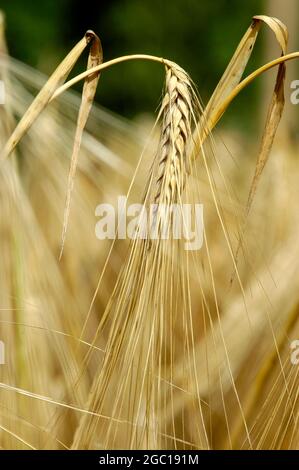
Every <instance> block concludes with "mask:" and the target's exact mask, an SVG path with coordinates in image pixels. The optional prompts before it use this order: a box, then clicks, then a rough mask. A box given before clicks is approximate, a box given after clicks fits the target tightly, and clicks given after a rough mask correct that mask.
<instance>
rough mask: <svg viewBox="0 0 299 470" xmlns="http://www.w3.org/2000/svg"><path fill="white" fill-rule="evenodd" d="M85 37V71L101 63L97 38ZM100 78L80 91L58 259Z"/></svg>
mask: <svg viewBox="0 0 299 470" xmlns="http://www.w3.org/2000/svg"><path fill="white" fill-rule="evenodd" d="M86 35H89V36H90V38H91V40H92V44H91V47H90V52H89V57H88V63H87V69H90V68H92V67H96V66H97V65H99V64H102V63H103V50H102V45H101V41H100V39H99V38H98V36H97V35H96V34H95V33H94V32H93V31H87V33H86ZM99 78H100V73H99V72H96V73H94V74H92V75H90V76H88V77H87V78H86V79H85V82H84V86H83V91H82V101H81V106H80V110H79V114H78V119H77V129H76V134H75V141H74V147H73V153H72V157H71V167H70V172H69V178H68V186H67V196H66V204H65V211H64V220H63V229H62V241H61V251H60V256H59V259H60V258H61V256H62V253H63V248H64V244H65V238H66V231H67V225H68V219H69V214H70V206H71V195H72V191H73V187H74V180H75V173H76V168H77V163H78V156H79V151H80V146H81V141H82V134H83V131H84V128H85V125H86V122H87V119H88V116H89V113H90V110H91V107H92V103H93V100H94V97H95V93H96V90H97V85H98V81H99Z"/></svg>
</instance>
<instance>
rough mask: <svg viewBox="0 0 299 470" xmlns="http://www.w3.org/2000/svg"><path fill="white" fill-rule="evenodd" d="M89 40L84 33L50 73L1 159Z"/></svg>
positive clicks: (36, 113)
mask: <svg viewBox="0 0 299 470" xmlns="http://www.w3.org/2000/svg"><path fill="white" fill-rule="evenodd" d="M90 40H91V36H90V34H88V33H86V34H85V36H84V37H83V38H82V39H81V40H80V41H79V42H78V44H76V46H75V47H74V48H73V49H72V50H71V51H70V53H69V54H68V55H67V56H66V58H65V59H64V60H63V61H62V62H61V64H60V65H59V66H58V67H57V69H56V70H55V72H54V73H53V74H52V75H51V77H50V78H49V80H48V81H47V83H46V84H45V85H44V87H43V88H42V89H41V91H40V92H39V93H38V95H37V96H36V98H35V99H34V100H33V103H32V104H31V105H30V106H29V108H28V110H27V111H26V113H25V114H24V116H23V117H22V119H21V120H20V122H19V123H18V125H17V126H16V128H15V130H14V132H13V133H12V135H11V136H10V138H9V139H8V141H7V143H6V145H5V147H4V149H3V151H2V152H1V159H4V158H6V157H8V156H9V155H10V153H11V152H12V151H13V150H14V149H15V147H16V145H17V144H18V143H19V141H20V140H21V139H22V137H23V136H24V135H25V134H26V132H27V131H28V129H29V128H30V127H31V126H32V124H33V123H34V121H35V120H36V119H37V118H38V116H39V114H40V113H41V112H42V111H43V109H44V108H45V107H46V106H47V104H48V102H49V101H50V98H51V96H52V95H53V93H54V91H55V90H56V88H57V87H58V86H59V85H60V84H61V83H63V82H64V81H65V80H66V78H67V76H68V74H69V73H70V71H71V70H72V68H73V67H74V65H75V63H76V62H77V60H78V58H79V57H80V55H81V54H82V52H83V51H84V49H85V47H86V46H87V44H88V43H89V42H90Z"/></svg>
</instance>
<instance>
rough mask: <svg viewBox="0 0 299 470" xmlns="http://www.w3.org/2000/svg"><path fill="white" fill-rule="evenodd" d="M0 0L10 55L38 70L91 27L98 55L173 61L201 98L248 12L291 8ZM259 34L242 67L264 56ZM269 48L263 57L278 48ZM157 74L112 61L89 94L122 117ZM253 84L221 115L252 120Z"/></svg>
mask: <svg viewBox="0 0 299 470" xmlns="http://www.w3.org/2000/svg"><path fill="white" fill-rule="evenodd" d="M297 4H298V2H297ZM0 8H1V9H2V10H3V11H4V12H5V14H6V23H7V41H8V46H9V50H10V53H11V55H13V56H14V57H16V58H17V59H20V60H22V61H23V62H26V63H27V64H29V65H31V66H33V67H35V68H38V69H39V70H40V71H42V72H44V73H46V74H50V73H51V72H52V71H53V70H54V68H55V67H56V65H57V64H58V63H59V61H61V60H62V58H63V57H64V56H65V55H66V53H67V52H68V51H69V50H70V48H71V47H72V46H73V45H74V44H75V43H76V42H77V41H78V40H79V39H80V38H81V37H82V35H83V34H84V32H85V31H86V30H87V29H93V30H94V31H95V32H97V34H98V35H99V36H100V38H101V40H102V44H103V49H104V58H105V59H110V58H113V57H116V56H120V55H124V54H130V53H138V52H139V53H148V54H154V55H158V56H163V57H167V58H169V59H172V60H174V61H176V62H177V63H179V64H180V65H181V66H182V67H184V68H185V69H186V70H187V71H188V72H189V73H190V75H191V77H192V78H193V80H194V82H195V83H196V85H197V87H198V90H199V93H200V95H201V97H202V99H203V101H204V102H207V100H208V97H209V96H210V94H211V92H212V91H213V89H214V87H215V85H216V84H217V82H218V80H219V78H220V76H221V74H222V72H223V70H224V69H225V66H226V65H227V63H228V61H229V59H230V57H231V55H232V53H233V52H234V50H235V48H236V46H237V44H238V42H239V40H240V39H241V37H242V35H243V33H244V32H245V30H246V29H247V27H248V26H249V24H250V20H251V17H252V16H253V15H254V14H264V13H267V14H272V15H277V16H280V17H282V20H285V21H287V18H286V16H288V17H290V18H292V15H294V14H295V13H297V9H296V2H294V0H285V1H284V2H281V0H279V1H278V0H272V1H271V0H251V1H246V2H241V1H240V0H217V1H208V0H171V1H162V0H105V1H103V0H99V1H96V2H84V1H82V0H72V1H71V0H59V1H58V0H57V1H53V0H43V1H42V2H37V1H36V0H26V1H25V0H9V1H4V2H3V1H2V2H0ZM292 8H293V9H294V8H295V10H296V11H293V12H292V11H290V10H292ZM264 34H265V33H264V32H263V33H262V34H261V38H259V40H258V42H257V46H256V50H255V51H254V54H253V57H252V59H251V61H250V64H249V68H248V71H250V70H252V69H253V67H256V66H258V65H259V64H261V63H262V61H263V60H266V56H267V51H266V46H265V44H266V40H265V37H264ZM269 34H270V33H269ZM270 52H271V54H270V57H269V59H270V58H274V57H275V56H277V54H279V49H278V48H277V47H276V48H275V49H273V52H272V51H270ZM85 62H86V56H85V57H84V59H83V58H82V60H81V62H80V64H79V65H78V66H77V67H76V70H75V71H81V70H82V68H84V67H85ZM162 74H163V70H161V67H159V66H158V65H157V64H151V63H147V62H130V63H127V64H122V65H119V66H117V67H115V68H112V69H110V70H109V71H107V72H105V73H103V74H102V77H101V80H100V85H99V90H98V94H97V101H98V102H99V103H101V104H103V105H104V106H106V107H108V108H110V109H111V110H113V111H116V112H118V113H121V114H123V115H125V116H128V117H132V116H134V115H136V114H137V113H140V112H148V111H150V112H153V111H155V109H156V108H157V106H158V104H159V101H160V96H161V89H162V83H163V82H162V81H163V75H162ZM261 89H262V87H261V81H259V82H258V83H257V84H256V85H252V86H250V87H249V89H248V90H246V91H245V92H243V93H242V94H241V96H240V97H239V98H238V100H237V102H236V103H234V105H233V106H232V108H231V110H230V111H229V113H228V117H227V119H228V120H229V122H232V121H233V122H234V123H235V124H239V123H240V122H241V121H242V123H243V126H244V127H246V128H252V127H254V126H255V125H256V120H254V119H252V116H253V114H254V109H255V106H256V102H257V99H258V98H259V97H260V95H261V93H262V92H261ZM253 98H254V99H253ZM240 113H242V120H240V119H239V116H240Z"/></svg>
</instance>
